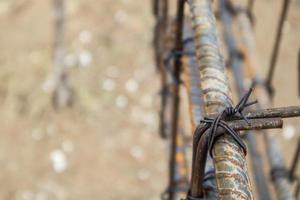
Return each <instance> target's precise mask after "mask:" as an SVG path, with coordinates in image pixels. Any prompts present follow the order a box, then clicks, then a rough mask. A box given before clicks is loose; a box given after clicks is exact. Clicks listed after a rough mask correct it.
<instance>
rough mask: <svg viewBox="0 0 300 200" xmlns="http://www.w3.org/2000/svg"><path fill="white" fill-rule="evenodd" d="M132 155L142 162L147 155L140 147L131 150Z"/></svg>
mask: <svg viewBox="0 0 300 200" xmlns="http://www.w3.org/2000/svg"><path fill="white" fill-rule="evenodd" d="M130 155H131V156H132V157H133V158H134V159H136V160H138V161H140V160H142V159H144V155H145V154H144V150H143V149H142V148H141V147H140V146H137V145H135V146H132V147H131V148H130Z"/></svg>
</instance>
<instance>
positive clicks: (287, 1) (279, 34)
mask: <svg viewBox="0 0 300 200" xmlns="http://www.w3.org/2000/svg"><path fill="white" fill-rule="evenodd" d="M289 4H290V0H284V1H283V5H282V10H281V14H280V18H279V22H278V26H277V31H276V37H275V42H274V46H273V50H272V54H271V60H270V65H269V71H268V75H267V80H266V84H267V86H268V87H269V92H271V95H272V93H273V91H272V80H273V76H274V71H275V67H276V62H277V60H278V53H279V48H280V43H281V39H282V31H283V25H284V21H285V19H286V16H287V14H288V8H289Z"/></svg>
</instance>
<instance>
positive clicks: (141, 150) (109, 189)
mask: <svg viewBox="0 0 300 200" xmlns="http://www.w3.org/2000/svg"><path fill="white" fill-rule="evenodd" d="M66 7H67V18H66V41H65V45H66V49H67V55H66V60H65V62H66V65H67V67H68V73H69V74H70V79H71V84H72V86H73V88H75V104H74V107H73V108H72V109H64V110H61V111H59V112H57V111H55V110H53V108H52V107H51V96H50V91H51V81H49V80H50V76H51V72H52V42H53V10H52V1H50V0H44V1H38V0H0V109H1V112H0V134H1V136H0V185H1V187H0V199H3V200H69V199H70V200H94V199H121V198H122V199H159V195H160V193H161V192H162V191H163V190H164V189H165V187H166V180H167V176H166V174H167V148H166V142H164V141H162V140H161V139H160V138H159V137H158V131H157V126H158V114H157V113H158V109H159V107H158V106H159V79H158V75H157V74H156V72H155V66H154V62H153V52H152V46H151V45H152V44H151V42H152V30H153V25H154V21H153V17H152V13H151V4H150V0H140V1H136V0H114V1H112V0H67V5H66ZM279 9H280V1H275V0H266V1H259V2H258V1H257V4H255V14H256V16H257V17H256V21H257V23H256V25H255V34H256V36H257V40H258V43H257V48H258V53H259V57H260V59H261V63H262V66H267V65H268V61H269V53H270V50H271V47H272V42H273V40H274V35H275V32H274V30H275V26H276V22H277V20H276V18H277V17H278V14H277V13H279ZM299 9H300V2H299V1H298V0H294V1H292V5H291V12H290V15H289V17H288V20H287V22H286V28H285V31H284V36H283V38H284V39H283V43H282V49H281V54H280V59H279V62H278V66H279V67H278V68H277V70H276V72H275V88H276V95H275V105H276V106H283V105H297V104H299V98H298V96H297V52H298V49H299V47H300V37H299V34H300V13H299ZM275 13H276V14H275ZM265 69H266V67H264V68H263V69H262V70H263V71H264V72H265V71H266V70H265ZM299 130H300V123H299V120H287V121H286V124H285V129H284V135H282V136H281V137H280V138H281V141H283V145H284V146H283V147H284V151H285V154H286V160H287V163H290V160H291V153H292V152H293V150H294V147H295V144H296V138H297V137H299Z"/></svg>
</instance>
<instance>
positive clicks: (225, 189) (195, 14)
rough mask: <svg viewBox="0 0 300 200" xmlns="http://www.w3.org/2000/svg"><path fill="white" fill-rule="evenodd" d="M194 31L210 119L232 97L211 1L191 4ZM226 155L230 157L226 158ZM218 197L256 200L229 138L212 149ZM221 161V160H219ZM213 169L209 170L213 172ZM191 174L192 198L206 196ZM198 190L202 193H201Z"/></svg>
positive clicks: (198, 0) (237, 149)
mask: <svg viewBox="0 0 300 200" xmlns="http://www.w3.org/2000/svg"><path fill="white" fill-rule="evenodd" d="M188 3H189V4H190V9H191V15H192V16H191V17H192V22H193V28H194V41H195V45H196V56H197V63H198V67H199V74H200V80H201V89H202V91H203V99H204V101H205V110H206V114H207V115H211V114H215V113H220V112H221V111H222V110H223V109H224V108H225V107H228V106H231V105H232V104H233V103H232V100H231V94H230V88H229V85H228V80H227V77H226V75H225V72H224V70H225V65H224V60H223V57H222V55H221V52H220V46H219V41H218V37H217V31H216V24H215V23H216V22H215V18H214V16H213V13H212V8H211V1H210V0H189V1H188ZM224 152H227V153H230V155H229V154H226V155H225V154H224ZM213 156H214V158H215V159H214V166H215V174H216V182H217V186H218V195H219V196H218V197H219V198H220V199H226V198H236V199H253V196H252V192H251V186H250V181H249V178H248V173H247V167H246V161H245V155H244V153H243V152H242V151H241V149H240V147H239V146H238V144H237V143H236V142H235V141H234V140H233V139H232V138H230V137H229V136H226V135H224V136H221V137H219V138H218V140H217V141H216V143H215V145H214V147H213ZM220 158H222V159H220ZM212 170H213V169H211V167H210V169H208V168H207V169H206V171H212ZM195 173H197V169H193V171H192V183H191V196H192V197H195V198H198V197H201V196H202V195H203V191H202V186H201V185H202V183H201V182H199V181H198V180H199V179H198V177H195V176H194V174H195ZM199 187H200V188H201V189H199Z"/></svg>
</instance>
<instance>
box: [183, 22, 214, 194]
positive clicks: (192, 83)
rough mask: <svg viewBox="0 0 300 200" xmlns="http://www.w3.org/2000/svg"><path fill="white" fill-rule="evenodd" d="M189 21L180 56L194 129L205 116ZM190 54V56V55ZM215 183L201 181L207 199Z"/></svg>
mask: <svg viewBox="0 0 300 200" xmlns="http://www.w3.org/2000/svg"><path fill="white" fill-rule="evenodd" d="M189 22H190V21H186V23H185V27H184V40H183V41H184V52H186V53H187V55H186V56H183V57H182V63H183V78H184V85H185V86H186V88H187V93H188V94H187V96H188V100H189V111H190V119H191V127H192V130H195V128H196V126H197V125H198V123H199V121H200V120H201V119H203V117H204V116H205V110H204V102H203V95H202V91H201V89H200V77H199V73H198V68H197V59H196V56H195V55H193V54H194V53H195V44H194V42H193V39H192V37H193V31H192V27H191V24H190V23H189ZM191 55H192V56H191ZM206 165H207V166H208V169H211V168H213V162H212V159H209V160H208V161H207V162H206ZM215 188H216V184H215V180H214V179H206V180H204V181H203V189H204V190H205V196H206V198H207V199H217V193H216V191H215Z"/></svg>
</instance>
